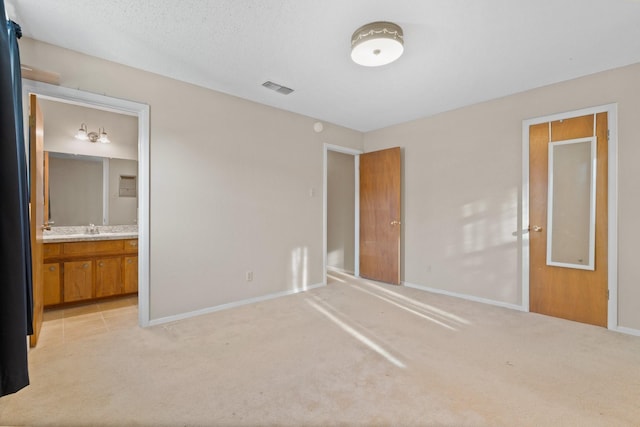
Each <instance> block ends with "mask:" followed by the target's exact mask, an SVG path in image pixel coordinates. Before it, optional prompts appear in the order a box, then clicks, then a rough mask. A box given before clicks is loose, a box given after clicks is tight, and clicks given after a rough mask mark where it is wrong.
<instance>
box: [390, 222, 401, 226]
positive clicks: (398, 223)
mask: <svg viewBox="0 0 640 427" xmlns="http://www.w3.org/2000/svg"><path fill="white" fill-rule="evenodd" d="M400 224H401V223H400V221H391V225H400Z"/></svg>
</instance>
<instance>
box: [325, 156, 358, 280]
mask: <svg viewBox="0 0 640 427" xmlns="http://www.w3.org/2000/svg"><path fill="white" fill-rule="evenodd" d="M329 151H335V152H337V153H343V154H349V155H352V156H353V162H354V170H355V180H354V181H355V182H354V185H355V201H354V203H355V205H354V206H355V209H354V211H355V215H354V224H355V225H354V236H353V238H354V242H355V244H354V247H353V250H354V254H353V274H354V276H356V277H360V154H362V151H360V150H355V149H353V148H346V147H341V146H339V145H333V144H327V143H324V144H323V149H322V164H323V168H324V170H323V177H322V267H323V268H322V284H323V285H326V284H327V231H328V230H327V190H328V188H327V167H328V163H327V156H328V152H329Z"/></svg>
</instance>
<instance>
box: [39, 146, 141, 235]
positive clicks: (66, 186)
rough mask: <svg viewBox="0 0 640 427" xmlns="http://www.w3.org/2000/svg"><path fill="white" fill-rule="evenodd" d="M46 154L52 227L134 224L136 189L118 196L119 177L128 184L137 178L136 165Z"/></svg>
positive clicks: (83, 156)
mask: <svg viewBox="0 0 640 427" xmlns="http://www.w3.org/2000/svg"><path fill="white" fill-rule="evenodd" d="M47 153H48V167H47V168H46V172H45V174H47V175H48V179H49V219H50V221H53V225H54V226H56V227H57V226H81V225H88V224H96V225H135V224H137V212H138V197H137V189H136V188H129V189H128V192H127V194H126V195H122V196H121V193H120V188H119V187H120V181H121V178H122V177H126V179H127V181H128V182H130V181H131V178H132V177H134V178H135V177H136V176H137V174H138V162H137V161H135V160H125V159H114V158H107V157H98V156H85V155H75V154H68V153H58V152H47ZM134 182H135V181H134Z"/></svg>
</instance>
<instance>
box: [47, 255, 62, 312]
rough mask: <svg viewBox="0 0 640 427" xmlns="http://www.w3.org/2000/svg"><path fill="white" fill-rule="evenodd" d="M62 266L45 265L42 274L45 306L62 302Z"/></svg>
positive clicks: (54, 263)
mask: <svg viewBox="0 0 640 427" xmlns="http://www.w3.org/2000/svg"><path fill="white" fill-rule="evenodd" d="M60 274H61V269H60V264H59V263H57V262H53V263H49V264H45V265H44V268H43V272H42V280H43V282H44V283H43V286H42V289H43V300H44V305H55V304H60V303H61V302H62V278H61V277H60Z"/></svg>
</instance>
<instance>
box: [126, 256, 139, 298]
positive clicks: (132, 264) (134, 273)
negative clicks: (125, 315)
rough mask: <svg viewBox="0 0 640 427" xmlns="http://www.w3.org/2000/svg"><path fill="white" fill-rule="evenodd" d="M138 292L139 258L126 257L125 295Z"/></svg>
mask: <svg viewBox="0 0 640 427" xmlns="http://www.w3.org/2000/svg"><path fill="white" fill-rule="evenodd" d="M133 292H138V256H137V255H135V256H125V257H124V293H125V294H128V293H133Z"/></svg>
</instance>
